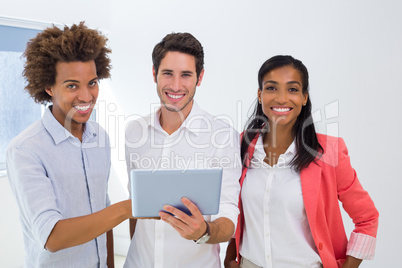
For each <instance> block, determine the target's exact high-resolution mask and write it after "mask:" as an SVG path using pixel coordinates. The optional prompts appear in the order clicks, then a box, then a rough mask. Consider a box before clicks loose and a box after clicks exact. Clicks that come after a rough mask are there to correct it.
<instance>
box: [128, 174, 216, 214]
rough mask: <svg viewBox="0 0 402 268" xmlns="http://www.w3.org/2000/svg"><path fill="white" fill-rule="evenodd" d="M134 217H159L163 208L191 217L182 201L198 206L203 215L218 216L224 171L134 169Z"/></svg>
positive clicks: (132, 194) (132, 185)
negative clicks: (182, 199)
mask: <svg viewBox="0 0 402 268" xmlns="http://www.w3.org/2000/svg"><path fill="white" fill-rule="evenodd" d="M130 182H131V202H132V210H133V216H134V217H159V212H160V211H162V210H163V206H164V205H171V206H174V207H176V208H178V209H180V210H182V211H184V212H186V213H187V214H191V213H190V211H189V210H188V209H187V207H186V206H184V204H183V203H182V202H181V198H182V197H186V198H188V199H190V201H192V202H193V203H194V204H196V205H197V207H198V208H199V210H200V211H201V213H202V214H203V215H214V214H218V212H219V201H220V195H221V184H222V168H212V169H188V170H173V169H168V170H166V169H160V170H144V169H133V170H131V174H130Z"/></svg>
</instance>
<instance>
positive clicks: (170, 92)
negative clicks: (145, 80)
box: [152, 51, 204, 116]
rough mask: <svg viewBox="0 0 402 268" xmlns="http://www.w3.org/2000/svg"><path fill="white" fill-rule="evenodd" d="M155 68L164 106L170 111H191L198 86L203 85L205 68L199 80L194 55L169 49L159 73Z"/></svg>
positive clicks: (184, 112) (158, 88)
mask: <svg viewBox="0 0 402 268" xmlns="http://www.w3.org/2000/svg"><path fill="white" fill-rule="evenodd" d="M152 70H153V76H154V81H155V83H156V88H157V92H158V95H159V98H160V100H161V103H162V104H163V107H164V108H165V109H166V110H168V111H170V112H182V113H183V114H184V116H187V115H188V113H189V112H190V111H191V107H192V104H193V98H194V94H195V90H196V87H197V86H200V85H201V81H202V77H203V74H204V70H202V71H201V73H200V76H199V77H198V82H197V72H196V67H195V58H194V56H192V55H189V54H186V53H181V52H176V51H169V52H167V53H166V55H165V57H164V58H163V59H162V61H161V63H160V65H159V70H158V73H157V74H156V73H155V69H152Z"/></svg>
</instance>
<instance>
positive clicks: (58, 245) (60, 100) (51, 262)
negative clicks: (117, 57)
mask: <svg viewBox="0 0 402 268" xmlns="http://www.w3.org/2000/svg"><path fill="white" fill-rule="evenodd" d="M106 43H107V38H106V37H105V36H104V35H102V34H101V33H100V32H98V31H97V30H92V29H89V28H88V27H86V26H85V24H84V23H83V22H81V23H79V24H78V25H76V24H75V25H72V26H71V27H67V26H65V27H64V29H59V28H58V27H55V26H53V27H50V28H47V29H45V30H44V31H43V32H41V33H39V34H38V35H37V36H36V37H35V38H33V39H31V40H30V41H29V43H28V45H27V48H26V51H25V53H24V56H25V58H26V63H25V68H24V72H23V75H24V76H25V78H26V80H27V85H26V90H27V91H28V92H29V94H30V95H31V96H32V98H33V99H34V100H35V101H36V102H38V103H43V104H46V103H51V105H50V106H49V107H48V108H47V109H46V111H45V113H44V115H43V117H42V119H41V120H39V121H37V122H35V123H34V124H33V125H31V126H30V127H29V128H27V129H26V130H24V131H23V132H22V133H21V134H19V135H18V136H17V137H16V138H14V139H13V140H12V141H11V142H10V144H9V146H8V149H7V171H8V178H9V180H10V184H11V188H12V190H13V193H14V195H15V197H16V200H17V203H18V205H19V208H20V218H21V223H22V228H23V233H24V243H25V266H26V267H106V265H108V267H113V251H110V252H109V254H108V250H110V249H112V248H113V239H112V237H113V236H112V232H111V229H112V228H113V227H114V226H116V225H117V224H119V223H120V222H122V221H124V220H125V219H127V218H130V217H132V215H131V203H130V201H129V200H126V201H122V202H119V203H116V204H114V205H110V200H109V197H108V193H107V184H108V180H109V172H110V146H109V138H108V136H107V134H106V132H105V130H104V129H102V128H101V127H100V126H99V125H98V124H97V123H95V122H92V121H88V120H89V117H90V115H91V113H92V110H93V107H94V105H95V103H96V100H97V97H98V93H99V86H98V83H99V80H100V79H103V78H108V77H109V76H110V68H111V66H110V59H109V57H108V54H109V53H110V52H111V50H110V49H109V48H107V47H106ZM106 232H108V233H107V235H106V234H105V233H106ZM106 236H107V238H106ZM107 242H108V243H107ZM107 244H108V246H106V245H107Z"/></svg>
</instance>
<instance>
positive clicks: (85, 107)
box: [74, 104, 91, 111]
mask: <svg viewBox="0 0 402 268" xmlns="http://www.w3.org/2000/svg"><path fill="white" fill-rule="evenodd" d="M90 107H91V105H90V104H88V105H85V106H79V105H76V106H74V108H75V109H77V110H79V111H86V110H88V109H89V108H90Z"/></svg>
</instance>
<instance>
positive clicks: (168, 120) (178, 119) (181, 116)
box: [159, 102, 193, 135]
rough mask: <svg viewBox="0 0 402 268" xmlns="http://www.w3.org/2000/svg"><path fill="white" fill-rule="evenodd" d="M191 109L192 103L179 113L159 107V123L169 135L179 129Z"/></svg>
mask: <svg viewBox="0 0 402 268" xmlns="http://www.w3.org/2000/svg"><path fill="white" fill-rule="evenodd" d="M192 107H193V102H191V103H189V104H188V105H187V106H186V107H185V108H184V109H183V110H181V111H179V112H174V111H169V110H167V109H166V107H165V106H164V105H162V106H161V114H160V117H159V122H160V124H161V127H162V129H163V130H164V131H166V132H167V133H168V134H169V135H171V134H172V133H174V132H175V131H176V130H178V129H179V128H180V126H181V125H182V124H183V122H184V120H186V118H187V117H188V115H189V114H190V112H191V109H192Z"/></svg>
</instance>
